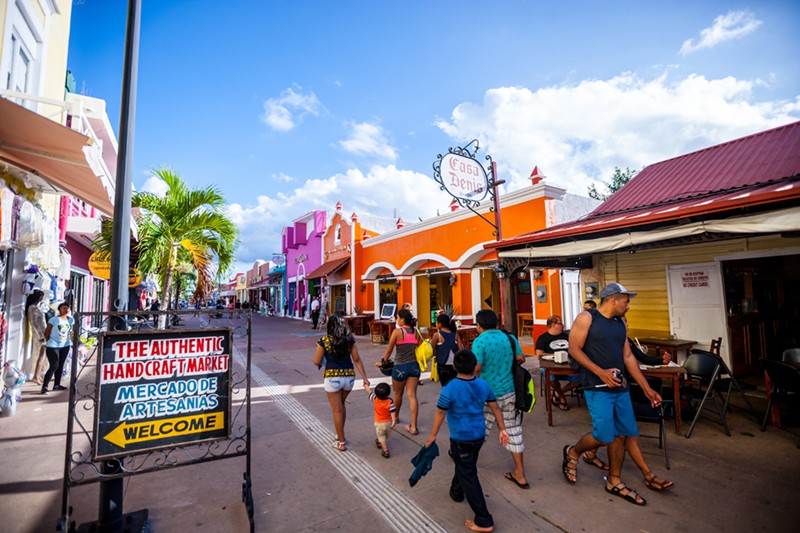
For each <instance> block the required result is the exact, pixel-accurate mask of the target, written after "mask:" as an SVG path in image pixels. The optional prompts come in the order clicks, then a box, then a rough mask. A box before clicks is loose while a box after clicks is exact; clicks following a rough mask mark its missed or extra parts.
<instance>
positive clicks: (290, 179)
mask: <svg viewBox="0 0 800 533" xmlns="http://www.w3.org/2000/svg"><path fill="white" fill-rule="evenodd" d="M272 179H274V180H276V181H282V182H283V183H292V182H293V181H295V179H294V178H293V177H291V176H289V175H288V174H284V173H283V172H278V173H277V174H273V175H272Z"/></svg>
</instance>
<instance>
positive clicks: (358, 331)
mask: <svg viewBox="0 0 800 533" xmlns="http://www.w3.org/2000/svg"><path fill="white" fill-rule="evenodd" d="M373 318H375V315H374V314H368V315H351V316H346V317H344V321H345V323H346V324H347V329H349V330H350V331H351V332H352V333H353V335H366V334H367V333H369V322H370V321H371V320H372V319H373Z"/></svg>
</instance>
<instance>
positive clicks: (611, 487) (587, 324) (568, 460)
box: [562, 283, 661, 505]
mask: <svg viewBox="0 0 800 533" xmlns="http://www.w3.org/2000/svg"><path fill="white" fill-rule="evenodd" d="M633 296H636V293H635V292H631V291H628V290H626V289H625V287H623V286H622V285H620V284H619V283H610V284H608V285H606V286H605V287H603V290H602V291H600V298H601V302H600V307H598V308H597V309H590V310H588V311H584V312H582V313H581V314H580V315H578V317H577V318H576V319H575V322H574V323H573V325H572V331H571V332H570V336H569V351H570V354H571V355H572V357H573V358H574V359H575V360H576V361H577V362H578V363H579V364H580V365H581V367H582V373H583V381H584V384H585V385H586V389H585V394H586V406H587V407H588V409H589V414H591V416H592V432H591V433H587V434H586V435H584V436H583V437H581V439H580V440H579V441H578V442H577V444H575V445H574V446H572V447H570V446H569V445H567V446H564V450H563V461H562V472H563V474H564V478H565V479H566V480H567V481H568V482H570V483H575V482H576V481H577V468H578V458H579V457H580V456H581V454H582V453H584V452H586V451H591V450H594V449H595V448H597V447H598V446H604V445H607V446H608V458H609V463H610V469H609V472H608V480H607V483H606V492H608V493H610V494H613V495H614V496H619V497H621V498H624V499H626V500H627V501H629V502H631V503H634V504H636V505H644V504H645V503H647V502H645V500H644V498H642V497H641V496H639V495H638V494H637V493H636V491H634V490H633V489H629V488H628V487H626V486H625V484H624V483H622V480H621V479H620V473H621V471H622V462H623V460H624V458H625V445H626V440H627V439H628V438H629V437H637V436H638V435H639V430H638V428H637V426H636V419H635V417H634V414H633V405H632V404H631V398H630V394H629V393H628V387H627V383H626V382H625V379H624V378H623V375H624V371H627V373H628V375H630V376H631V377H632V378H633V379H634V380H635V381H636V383H638V384H639V386H640V387H641V388H642V390H643V391H644V393H645V395H646V396H647V398H648V399H649V400H650V402H651V403H652V404H653V406H654V407H656V406H658V405H659V404H660V403H661V396H659V395H658V393H656V392H655V391H654V390H653V389H652V388H650V386H649V385H648V384H647V380H646V379H645V377H644V376H643V375H642V372H641V371H640V370H639V364H638V362H637V361H636V359H635V358H634V357H633V354H632V353H631V349H630V346H628V342H627V333H628V330H627V327H626V326H625V324H624V323H623V322H622V317H623V316H625V313H627V312H628V307H629V304H630V299H631V298H632V297H633Z"/></svg>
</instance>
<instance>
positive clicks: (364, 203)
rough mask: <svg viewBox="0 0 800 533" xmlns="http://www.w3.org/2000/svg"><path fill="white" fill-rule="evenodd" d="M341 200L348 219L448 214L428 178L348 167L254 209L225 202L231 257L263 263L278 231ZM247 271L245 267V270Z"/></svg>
mask: <svg viewBox="0 0 800 533" xmlns="http://www.w3.org/2000/svg"><path fill="white" fill-rule="evenodd" d="M338 201H341V202H342V204H343V210H344V212H345V213H347V214H348V215H349V214H350V213H352V212H356V213H358V214H361V215H373V216H380V217H386V216H392V212H393V210H394V209H395V208H397V209H398V212H399V215H400V216H401V217H402V218H403V220H405V221H406V222H407V223H411V222H415V221H417V220H418V218H420V217H421V218H423V219H425V218H430V217H431V216H435V215H436V211H437V209H438V210H439V211H440V212H441V213H445V212H448V211H449V209H448V205H449V204H450V196H448V195H447V194H446V193H444V192H442V191H440V190H439V186H438V185H437V184H436V182H434V181H433V178H432V177H431V176H429V175H424V174H420V173H418V172H413V171H410V170H401V169H398V168H396V167H395V166H394V165H388V166H374V167H372V168H371V169H370V170H369V172H368V173H366V174H364V173H363V172H362V171H361V170H358V169H350V170H348V171H347V172H345V173H343V174H336V175H334V176H331V177H329V178H327V179H312V180H308V181H306V182H305V183H304V184H303V185H302V186H300V187H298V188H296V189H294V190H293V191H291V192H289V193H276V194H275V195H273V196H268V195H261V196H258V198H257V204H256V205H254V206H252V205H251V206H243V205H241V204H231V205H229V206H228V210H227V213H228V216H229V217H230V219H231V220H232V221H233V222H234V223H235V224H236V226H237V227H238V228H239V231H240V240H241V245H240V247H239V250H238V252H237V254H236V255H237V259H238V260H239V261H240V263H239V264H240V265H241V264H247V263H248V262H249V264H250V266H252V263H253V261H254V260H255V259H259V258H262V259H269V258H271V257H272V253H273V252H279V251H280V247H281V230H282V229H283V228H284V227H285V226H287V225H289V224H291V221H292V220H293V219H295V218H297V217H299V216H301V215H303V214H304V213H308V212H309V211H313V210H315V209H320V210H323V211H332V210H333V209H334V208H335V207H336V202H338ZM248 268H249V267H248Z"/></svg>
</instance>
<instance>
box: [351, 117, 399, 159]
mask: <svg viewBox="0 0 800 533" xmlns="http://www.w3.org/2000/svg"><path fill="white" fill-rule="evenodd" d="M351 127H352V129H351V131H350V137H348V138H347V139H345V140H344V141H339V146H340V147H341V148H342V149H343V150H345V151H346V152H350V153H351V154H355V155H360V156H375V157H379V158H381V159H384V160H387V161H395V160H396V159H397V151H396V150H395V149H394V147H392V146H391V145H390V144H389V141H388V140H387V139H386V136H385V135H384V134H383V130H382V129H381V127H380V126H378V125H377V124H370V123H368V122H362V123H360V124H351Z"/></svg>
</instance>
